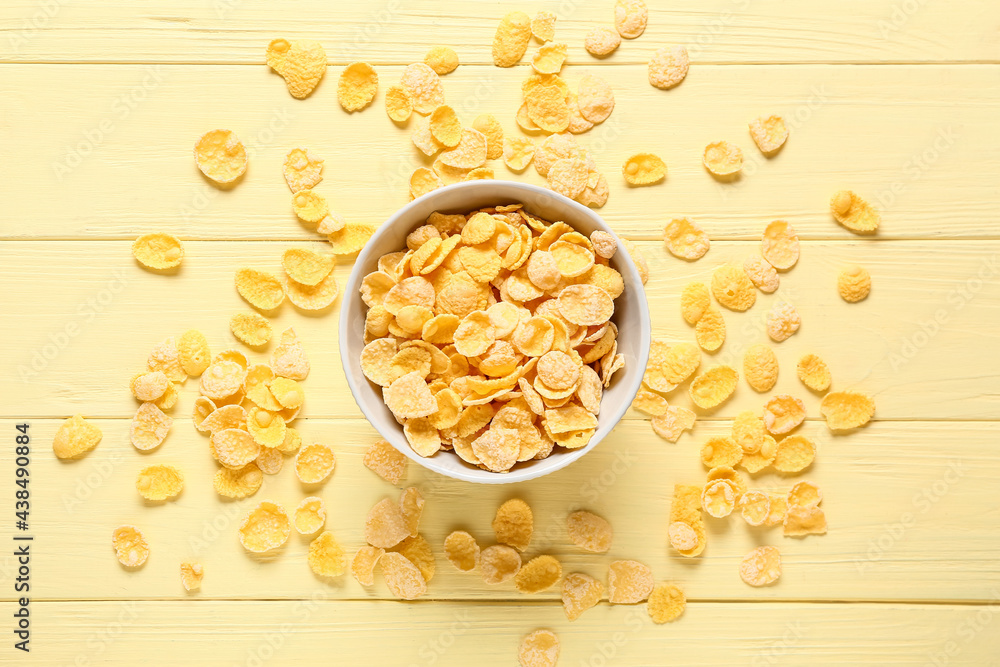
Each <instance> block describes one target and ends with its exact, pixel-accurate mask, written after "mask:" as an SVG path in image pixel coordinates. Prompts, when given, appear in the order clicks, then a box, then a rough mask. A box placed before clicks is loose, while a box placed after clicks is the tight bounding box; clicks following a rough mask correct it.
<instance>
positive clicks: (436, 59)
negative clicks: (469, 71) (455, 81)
mask: <svg viewBox="0 0 1000 667" xmlns="http://www.w3.org/2000/svg"><path fill="white" fill-rule="evenodd" d="M424 62H425V63H426V64H427V65H428V66H429V67H430V68H431V69H432V70H434V71H435V72H436V73H438V74H448V73H449V72H454V71H455V68H457V67H458V54H457V53H455V51H454V49H452V48H450V47H447V46H432V47H431V48H430V50H429V51H428V52H427V55H425V56H424Z"/></svg>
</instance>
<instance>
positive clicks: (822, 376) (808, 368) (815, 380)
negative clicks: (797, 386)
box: [795, 354, 831, 392]
mask: <svg viewBox="0 0 1000 667" xmlns="http://www.w3.org/2000/svg"><path fill="white" fill-rule="evenodd" d="M795 372H796V374H797V375H798V376H799V380H801V381H802V384H804V385H805V386H807V387H809V388H810V389H812V390H813V391H820V392H822V391H826V390H827V389H829V388H830V382H831V378H830V367H829V366H827V365H826V362H825V361H823V360H822V359H820V358H819V357H818V356H816V355H815V354H806V355H804V356H803V357H802V358H801V359H799V363H798V365H796V367H795Z"/></svg>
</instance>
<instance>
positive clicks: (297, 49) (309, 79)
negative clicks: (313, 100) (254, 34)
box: [267, 39, 326, 100]
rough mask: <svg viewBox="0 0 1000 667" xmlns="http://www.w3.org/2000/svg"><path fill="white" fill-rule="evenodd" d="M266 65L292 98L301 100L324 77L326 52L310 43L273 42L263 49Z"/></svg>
mask: <svg viewBox="0 0 1000 667" xmlns="http://www.w3.org/2000/svg"><path fill="white" fill-rule="evenodd" d="M267 64H268V66H269V67H270V68H271V69H273V70H274V71H275V72H277V73H278V74H280V75H281V77H282V78H283V79H284V80H285V85H287V86H288V92H289V93H291V95H292V97H294V98H295V99H299V100H301V99H304V98H306V97H308V96H309V93H311V92H312V91H313V89H314V88H316V86H317V85H318V84H319V81H320V79H322V78H323V75H324V74H325V73H326V51H324V50H323V46H322V45H321V44H320V43H319V42H315V41H313V40H311V39H297V40H295V41H294V42H289V41H288V40H285V39H275V40H272V41H271V43H270V44H268V45H267Z"/></svg>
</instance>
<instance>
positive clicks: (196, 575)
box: [181, 563, 205, 593]
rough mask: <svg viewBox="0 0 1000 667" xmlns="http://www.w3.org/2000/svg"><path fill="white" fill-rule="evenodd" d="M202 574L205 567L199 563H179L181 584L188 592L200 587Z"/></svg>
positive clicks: (203, 574)
mask: <svg viewBox="0 0 1000 667" xmlns="http://www.w3.org/2000/svg"><path fill="white" fill-rule="evenodd" d="M204 576H205V567H204V566H203V565H202V564H201V563H181V584H182V585H183V586H184V590H186V591H188V592H189V593H190V592H191V591H196V590H198V589H199V588H201V580H202V578H203V577H204Z"/></svg>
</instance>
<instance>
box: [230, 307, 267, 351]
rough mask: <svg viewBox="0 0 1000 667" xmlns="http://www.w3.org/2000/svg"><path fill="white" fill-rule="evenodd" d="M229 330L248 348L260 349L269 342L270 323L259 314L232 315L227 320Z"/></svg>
mask: <svg viewBox="0 0 1000 667" xmlns="http://www.w3.org/2000/svg"><path fill="white" fill-rule="evenodd" d="M229 329H230V331H232V332H233V335H234V336H236V337H237V338H238V339H240V340H241V341H242V342H243V343H245V344H247V345H249V346H250V347H260V346H262V345H266V344H267V342H268V341H269V340H271V323H270V322H268V320H267V318H265V317H264V316H262V315H260V314H259V313H236V314H234V315H233V316H232V317H231V318H229Z"/></svg>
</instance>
